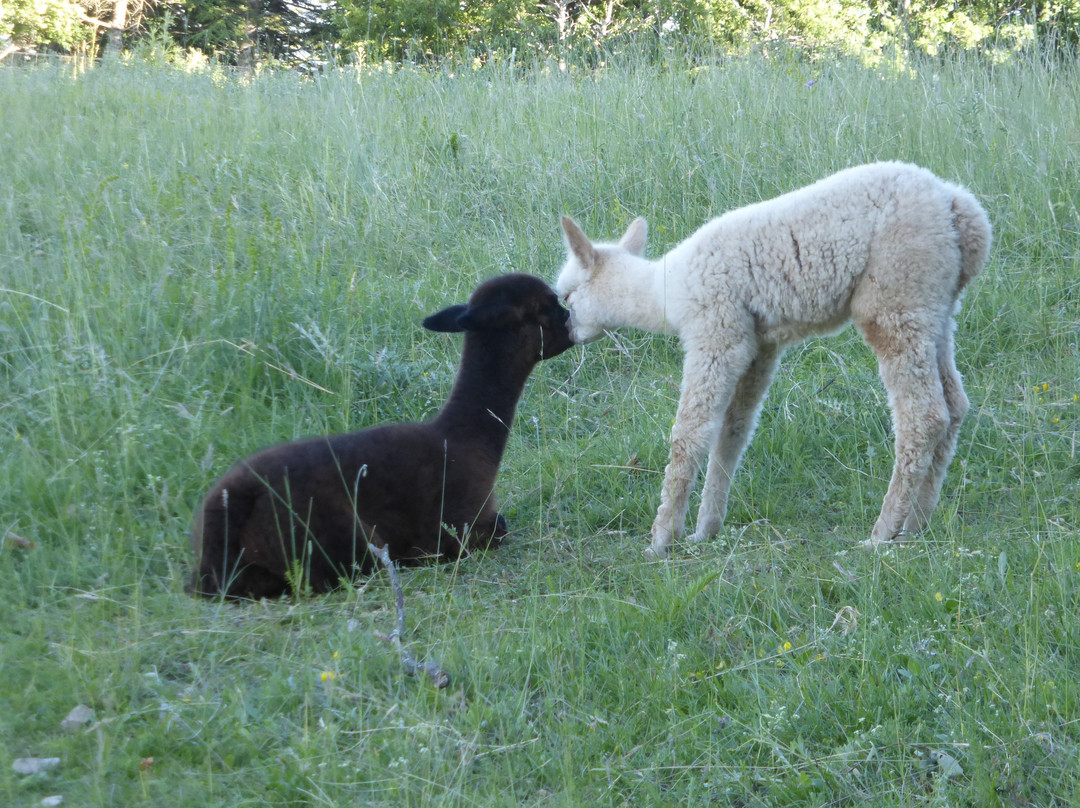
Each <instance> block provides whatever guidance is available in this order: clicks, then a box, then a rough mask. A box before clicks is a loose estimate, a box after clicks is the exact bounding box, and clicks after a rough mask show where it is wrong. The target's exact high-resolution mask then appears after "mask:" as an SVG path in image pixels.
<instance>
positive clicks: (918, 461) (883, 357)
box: [868, 343, 950, 545]
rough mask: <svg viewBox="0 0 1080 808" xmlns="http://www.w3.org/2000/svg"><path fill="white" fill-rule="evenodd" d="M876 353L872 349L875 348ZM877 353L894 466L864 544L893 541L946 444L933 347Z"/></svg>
mask: <svg viewBox="0 0 1080 808" xmlns="http://www.w3.org/2000/svg"><path fill="white" fill-rule="evenodd" d="M875 347H876V346H875ZM893 347H894V348H895V351H894V352H890V353H884V354H883V353H881V352H879V353H878V361H879V363H880V365H881V377H882V379H883V380H884V382H885V387H886V388H887V389H888V391H889V400H890V403H891V405H892V411H893V429H894V431H895V433H896V461H895V464H894V466H893V474H892V480H891V481H890V482H889V490H888V491H887V492H886V494H885V501H884V502H883V503H882V505H881V514H880V515H879V516H878V519H877V522H876V523H875V524H874V529H873V531H872V532H871V534H870V541H869V542H868V544H870V545H877V544H881V543H883V542H887V541H892V540H893V539H896V538H898V537H899V536H900V535H901V533H902V531H903V529H904V526H905V525H906V524H908V519H909V517H911V518H912V519H916V520H917V519H919V518H921V517H920V516H918V515H915V516H913V515H912V514H913V511H914V510H916V509H917V508H918V507H919V506H918V500H919V497H920V495H921V493H922V491H923V488H924V485H926V484H927V481H928V479H929V478H930V477H931V475H932V468H931V467H932V465H933V461H934V455H935V453H936V452H937V450H938V447H939V446H940V445H941V444H942V442H943V441H944V440H945V436H946V432H947V430H948V428H949V421H950V419H949V411H948V408H947V407H946V405H945V394H944V391H943V389H942V385H941V378H940V376H939V374H938V368H937V357H936V355H935V352H934V350H933V346H932V345H929V346H928V345H922V344H916V345H913V346H906V347H905V348H903V349H901V346H899V345H897V344H896V343H893Z"/></svg>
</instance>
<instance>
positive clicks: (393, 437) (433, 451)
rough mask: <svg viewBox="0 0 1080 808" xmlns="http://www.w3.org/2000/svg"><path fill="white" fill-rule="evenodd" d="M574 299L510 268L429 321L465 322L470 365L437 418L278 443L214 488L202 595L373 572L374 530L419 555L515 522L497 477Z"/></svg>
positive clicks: (397, 549) (498, 532) (196, 542)
mask: <svg viewBox="0 0 1080 808" xmlns="http://www.w3.org/2000/svg"><path fill="white" fill-rule="evenodd" d="M569 316H570V315H569V312H568V311H567V310H566V309H564V308H563V307H562V306H560V305H559V301H558V298H557V297H556V296H555V293H554V292H553V291H552V290H551V288H550V287H549V286H548V285H547V284H546V283H544V282H543V281H541V280H540V279H539V278H534V277H532V276H530V275H517V274H512V275H505V276H502V277H499V278H495V279H493V280H489V281H487V282H485V283H483V284H481V285H480V286H479V287H477V289H476V291H475V292H473V295H472V297H471V298H470V299H469V303H468V305H456V306H450V307H448V308H445V309H443V310H442V311H440V312H438V313H437V314H433V315H431V316H430V317H428V318H427V319H425V320H424V327H425V328H427V329H429V330H431V331H464V332H465V340H464V342H465V345H464V349H463V351H462V357H461V367H460V369H459V371H458V376H457V381H456V382H455V383H454V389H453V390H452V391H451V393H450V398H449V399H448V400H447V402H446V404H445V405H444V406H443V409H442V411H441V412H440V413H439V415H438V416H436V417H435V418H434V419H433V420H431V421H427V422H424V423H409V424H385V425H382V426H375V427H371V428H370V429H364V430H362V431H360V432H354V433H351V434H345V435H331V436H326V437H318V438H308V439H306V440H298V441H292V442H290V443H283V444H280V445H278V446H271V447H270V448H268V449H263V450H262V451H260V452H256V453H255V454H253V455H252V456H251V457H248V458H247V459H246V460H242V461H241V462H240V463H238V464H236V465H235V466H233V468H232V469H231V470H230V471H228V472H227V473H226V474H225V476H224V477H222V478H221V479H220V480H218V482H217V483H216V484H215V485H214V486H213V488H211V489H210V491H209V493H208V494H207V495H206V499H205V500H204V501H203V504H202V507H200V508H199V510H198V512H197V514H196V516H195V522H194V525H193V527H192V544H193V546H194V549H195V555H196V557H197V559H198V561H197V566H196V568H195V570H194V572H193V574H192V580H191V583H190V586H189V589H190V591H192V592H195V593H197V594H201V595H217V594H224V595H226V596H227V597H234V598H238V597H247V598H259V597H272V596H277V595H280V594H282V593H284V592H286V591H287V590H289V589H291V588H292V586H293V585H294V584H296V583H297V582H298V581H299V580H303V581H305V582H306V583H307V584H308V585H310V586H311V588H312V589H313V590H315V591H327V590H330V589H333V588H334V587H335V586H337V585H338V583H339V582H340V581H341V580H343V579H349V578H351V577H352V576H353V575H354V574H356V573H358V572H359V573H365V572H369V571H370V570H371V568H372V566H373V564H374V558H373V557H372V556H371V554H370V553H368V552H367V545H368V542H372V543H373V544H375V545H377V546H382V545H385V546H386V547H387V548H388V549H389V552H390V556H391V557H392V558H394V559H395V560H398V561H403V562H409V561H417V560H420V559H424V558H432V557H437V558H456V557H457V556H458V555H459V554H460V553H461V552H462V551H463V550H468V549H473V548H480V547H486V546H488V545H489V544H490V543H492V542H497V541H498V540H499V539H500V538H501V537H502V536H503V535H505V534H506V523H505V522H504V521H503V519H502V517H501V516H500V515H499V513H498V511H497V510H496V508H495V502H494V495H493V489H494V485H495V476H496V474H497V473H498V470H499V463H500V461H501V460H502V456H503V450H504V449H505V448H506V440H507V437H508V435H509V431H510V425H511V423H512V422H513V420H514V411H515V409H516V407H517V402H518V399H519V398H520V397H521V393H522V390H523V389H524V387H525V381H526V380H527V379H528V377H529V374H530V373H531V372H532V369H533V368H534V367H535V366H536V363H537V362H539V361H540V360H542V359H549V358H551V357H553V356H556V355H557V354H560V353H562V352H563V351H565V350H566V349H567V348H569V347H570V345H571V342H570V334H569V332H568V330H567V326H566V323H567V320H568V318H569Z"/></svg>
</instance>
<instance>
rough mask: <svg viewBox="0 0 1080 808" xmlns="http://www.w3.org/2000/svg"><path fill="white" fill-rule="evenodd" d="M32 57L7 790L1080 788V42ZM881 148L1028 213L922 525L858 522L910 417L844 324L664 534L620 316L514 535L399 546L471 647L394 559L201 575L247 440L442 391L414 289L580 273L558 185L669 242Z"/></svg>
mask: <svg viewBox="0 0 1080 808" xmlns="http://www.w3.org/2000/svg"><path fill="white" fill-rule="evenodd" d="M0 99H3V100H2V102H0V538H3V537H6V538H4V543H3V549H2V551H0V576H2V579H3V581H4V585H3V587H2V588H0V804H3V805H4V806H12V807H16V806H20V807H21V806H35V805H38V804H41V802H42V800H43V799H44V798H46V797H52V796H62V797H63V798H64V802H63V804H64V805H71V806H128V805H149V806H163V807H169V808H171V807H173V806H177V807H178V806H200V808H202V807H205V806H232V807H236V806H360V805H363V806H366V805H386V806H432V805H442V806H517V805H529V806H568V807H569V806H581V805H598V806H599V805H604V806H607V805H612V806H622V805H627V806H639V805H695V806H696V805H719V806H803V805H806V806H819V805H820V806H826V805H828V806H886V807H889V806H896V807H897V808H899V806H921V805H934V806H1038V808H1050V806H1061V807H1062V808H1064V807H1065V806H1075V805H1077V804H1080V594H1078V588H1080V587H1078V585H1080V542H1078V541H1077V531H1078V530H1080V459H1078V457H1077V435H1078V426H1080V403H1078V395H1080V358H1078V357H1080V353H1078V342H1080V127H1078V126H1077V125H1076V122H1077V121H1080V68H1077V66H1076V65H1075V64H1073V65H1056V66H1051V67H1047V66H1042V65H1040V64H1023V65H1021V64H1017V65H1007V66H999V67H996V68H992V69H991V68H989V67H986V66H984V65H978V64H974V63H964V62H957V61H939V62H935V63H932V64H931V63H927V64H924V65H916V66H914V67H913V68H910V67H909V68H904V69H899V68H897V69H893V68H884V67H883V68H876V69H875V68H866V67H862V66H859V65H856V64H848V63H840V64H828V63H820V64H811V63H806V62H802V61H800V60H798V59H794V58H783V57H779V58H774V59H763V58H757V57H754V58H745V59H738V60H733V61H730V62H724V63H720V64H717V65H712V66H702V65H698V66H696V67H694V68H692V69H691V68H688V67H682V66H679V65H675V66H672V67H669V68H668V69H660V68H655V67H649V66H644V65H641V64H627V65H624V66H621V67H611V68H608V69H607V70H604V71H603V72H599V73H580V74H578V73H571V74H569V75H568V74H564V73H560V72H559V71H557V70H544V69H535V70H528V71H523V70H521V69H516V70H512V69H510V68H507V67H492V68H486V69H484V70H480V71H471V70H462V71H460V72H459V74H457V75H455V74H453V73H452V72H451V71H449V70H446V71H443V72H439V73H423V72H417V71H413V70H400V71H382V72H369V73H364V74H362V75H358V74H356V73H353V72H349V71H345V72H342V73H335V74H332V75H327V76H324V77H321V78H319V79H317V80H301V79H299V78H296V77H294V76H289V75H264V76H261V77H258V78H256V79H255V80H254V81H251V82H246V83H245V82H242V81H240V80H238V79H236V78H235V77H223V76H221V75H217V74H214V73H211V72H206V73H200V74H194V75H188V74H185V73H182V72H179V71H174V70H170V69H167V68H153V69H151V68H145V67H141V66H138V65H132V66H126V67H123V66H113V67H107V68H102V69H96V70H93V71H91V72H87V73H84V74H80V75H77V76H74V75H72V74H71V73H70V72H68V71H65V70H63V69H58V68H57V69H36V70H20V69H4V70H0ZM893 158H896V159H903V160H910V161H913V162H917V163H920V164H922V165H925V166H927V167H928V168H931V169H932V170H934V171H935V172H937V173H938V174H939V175H941V176H943V177H945V178H948V179H952V180H955V181H959V182H961V183H963V184H964V185H966V186H968V187H969V188H971V189H972V190H973V191H974V192H975V193H976V194H977V196H978V197H979V198H980V200H981V201H982V202H983V204H984V205H985V207H986V208H987V210H988V211H989V213H990V216H991V219H992V221H993V223H994V226H995V236H996V242H995V247H994V250H993V253H992V257H991V261H990V264H989V266H988V267H987V269H986V271H985V273H984V274H983V276H982V277H981V278H980V279H979V280H978V281H977V282H976V283H975V285H974V286H973V288H972V289H971V290H970V293H969V295H968V297H967V299H966V302H965V307H964V310H963V312H962V314H961V317H960V327H959V331H958V334H957V344H958V362H959V365H960V368H961V370H962V372H963V373H964V375H965V379H966V385H967V389H968V393H969V395H970V397H971V400H972V409H971V413H970V415H969V418H968V420H967V421H966V422H965V425H964V429H963V433H962V436H961V441H960V449H959V451H958V454H957V458H956V460H955V462H954V464H953V467H952V471H951V473H950V476H949V479H948V481H947V483H946V490H945V494H944V497H943V500H942V504H941V506H940V507H939V509H938V511H937V513H936V514H935V516H934V519H933V522H932V526H931V528H930V529H929V531H928V532H927V533H926V534H925V535H924V536H923V537H921V538H920V539H918V540H917V541H915V542H913V543H912V544H910V545H908V546H905V547H903V548H896V549H889V550H886V551H883V552H877V553H875V552H868V551H866V550H863V549H860V548H857V546H856V544H857V542H859V541H861V540H862V539H864V538H866V537H867V536H868V535H869V531H870V528H871V526H872V523H873V520H874V518H875V516H876V514H877V511H878V509H879V507H880V504H881V498H882V496H883V494H884V491H885V487H886V485H887V482H888V475H889V472H890V469H891V463H892V447H891V435H890V427H889V419H888V410H887V407H886V403H885V400H884V393H883V390H882V387H881V385H880V382H879V381H878V378H877V371H876V366H875V363H874V361H873V358H872V356H871V354H870V352H869V351H868V350H867V349H866V348H865V346H863V345H862V343H861V341H860V340H859V339H858V337H857V335H855V334H854V333H853V332H852V331H850V330H849V331H846V332H844V333H843V334H841V335H839V336H838V337H834V338H831V339H823V340H818V341H812V342H808V343H806V344H804V345H802V346H800V347H798V348H796V349H793V350H791V351H790V352H789V353H788V355H787V356H786V358H785V361H784V363H783V365H782V370H781V373H780V374H779V376H778V378H777V381H776V383H775V384H774V386H773V389H772V391H771V392H770V395H769V398H768V400H767V402H766V410H765V412H764V415H763V418H762V422H761V425H760V427H759V430H758V433H757V436H756V438H755V440H754V442H753V443H752V445H751V447H750V449H749V451H748V453H747V455H746V458H745V460H744V464H743V468H742V470H741V472H740V474H739V475H738V477H737V478H736V481H735V485H734V487H733V491H732V497H733V499H732V504H731V508H730V511H729V515H728V527H727V529H726V530H725V532H724V533H723V534H722V535H721V536H720V537H719V538H717V539H716V540H715V541H712V542H708V543H703V544H696V545H680V546H678V547H677V548H676V550H675V552H674V553H673V557H672V559H671V560H669V561H666V562H653V561H648V560H646V558H645V557H644V555H643V550H644V548H645V546H646V545H647V543H648V537H647V533H648V528H649V525H650V523H651V519H652V515H653V513H654V510H655V507H656V505H657V503H658V499H659V485H660V475H661V472H662V469H663V466H664V463H665V462H666V460H667V450H668V447H667V434H668V431H669V428H670V424H671V419H672V417H673V415H674V407H675V402H676V398H677V395H678V383H679V369H680V364H679V361H680V352H679V347H678V345H677V344H676V343H674V342H673V341H671V340H669V339H666V338H660V337H652V336H649V335H645V334H642V333H637V332H633V331H626V332H623V333H620V334H619V335H618V337H617V339H608V340H604V341H601V342H597V343H594V344H591V345H589V346H587V347H585V348H575V349H572V350H571V351H570V352H568V353H567V354H565V355H563V356H561V357H559V358H557V359H555V360H552V361H550V362H547V363H545V364H544V365H542V366H541V367H539V368H538V369H537V372H536V373H535V375H534V376H533V378H532V380H531V381H530V383H529V386H528V389H527V391H526V395H525V397H524V398H523V400H522V402H521V405H520V408H519V411H518V418H517V422H516V424H515V427H514V433H513V436H512V438H511V442H510V446H509V449H508V453H507V458H506V462H505V463H504V466H503V470H502V474H501V476H500V482H499V486H498V491H499V496H500V499H501V502H502V504H503V510H504V513H505V514H506V516H507V519H508V521H509V522H510V525H511V528H512V531H513V532H512V535H511V537H510V539H509V540H508V542H507V543H506V544H505V545H504V547H503V548H501V549H499V550H497V551H493V552H491V553H488V554H485V555H483V556H479V557H472V558H468V559H465V560H462V561H461V562H459V563H457V564H452V565H444V566H440V567H426V568H419V569H409V570H405V571H403V572H402V576H401V577H402V582H403V587H404V593H405V599H406V640H407V642H408V644H409V646H410V648H411V649H412V650H413V652H414V653H416V654H417V655H418V656H423V657H434V658H436V659H438V660H439V661H440V662H441V663H442V664H443V666H444V667H445V668H446V669H447V670H448V671H449V672H450V673H451V675H452V677H453V682H452V684H451V686H450V687H449V688H447V689H446V690H442V691H439V690H436V689H435V688H433V687H432V686H431V684H430V683H429V682H428V681H426V680H424V679H422V678H421V679H417V678H410V677H408V676H406V675H405V674H404V672H403V670H402V667H401V664H400V662H399V660H398V658H397V656H396V655H395V654H394V652H393V650H392V649H391V648H390V647H389V646H388V645H386V644H384V643H382V642H381V641H380V640H378V639H377V638H376V637H375V635H374V632H375V631H389V630H390V629H391V628H392V626H393V622H394V610H393V593H392V591H391V589H390V586H389V582H388V581H387V579H386V577H385V575H378V576H376V577H374V578H373V579H372V580H368V581H362V582H358V584H357V586H356V587H355V588H354V589H346V590H343V591H341V592H338V593H335V594H333V595H330V596H325V597H319V598H307V599H299V600H282V601H275V602H260V603H251V604H244V605H228V604H222V603H217V602H210V601H196V600H193V599H191V598H189V597H187V596H186V595H185V594H184V593H183V589H182V587H183V583H184V579H185V577H186V575H187V573H188V570H189V568H190V564H191V558H190V551H189V549H188V536H187V531H188V526H189V522H190V517H191V512H192V509H193V508H194V506H195V505H196V503H197V502H198V501H199V499H200V497H201V495H202V493H203V492H204V491H205V490H206V488H207V487H208V486H209V485H210V483H211V482H212V481H213V480H214V478H215V477H217V476H218V475H219V474H221V473H222V472H223V471H224V470H225V469H226V468H227V467H228V466H229V465H231V463H232V462H233V461H234V460H235V459H237V458H238V457H240V456H242V455H245V454H248V453H249V452H251V451H252V450H254V449H255V448H258V447H260V446H262V445H265V444H267V443H271V442H275V441H279V440H284V439H289V438H293V437H298V436H303V435H309V434H317V433H323V432H327V431H342V430H347V429H352V428H359V427H362V426H366V425H369V424H372V423H375V422H378V421H383V420H394V419H417V418H423V417H427V416H428V415H430V414H432V413H433V412H434V411H435V410H436V409H437V408H438V407H439V406H440V404H441V401H442V397H443V396H444V394H445V393H446V391H447V390H448V389H449V385H450V383H451V380H452V378H453V375H454V372H455V370H456V363H457V358H458V355H459V346H460V342H459V339H458V338H455V337H454V336H453V335H441V334H432V333H429V332H425V331H423V329H421V328H420V327H419V321H420V319H421V318H422V316H424V315H425V314H428V313H431V312H433V311H435V310H436V309H438V308H440V307H442V306H443V305H445V304H447V303H452V302H461V301H463V300H464V299H465V298H466V296H467V295H468V294H469V292H470V290H471V289H472V288H473V287H474V286H475V284H476V283H477V282H478V281H479V280H482V279H484V278H487V277H490V276H492V275H495V274H498V273H501V272H506V271H510V270H521V271H529V272H534V273H536V274H539V275H541V276H544V277H546V278H548V279H553V278H554V275H555V273H556V272H557V270H558V267H559V266H560V265H561V262H562V260H563V246H562V242H561V235H560V231H559V228H558V217H559V215H560V214H563V213H567V214H571V215H573V216H575V217H577V218H578V220H579V221H580V222H581V223H582V225H583V226H584V227H585V229H586V231H587V232H589V233H590V235H594V236H596V237H607V238H611V237H615V236H617V235H618V234H620V233H621V232H622V230H623V228H624V227H625V226H626V225H627V224H628V222H629V221H630V219H631V218H632V217H633V216H636V215H643V216H645V217H646V218H647V219H648V220H649V224H650V228H651V237H650V238H651V246H650V253H651V254H657V253H658V252H660V251H662V250H665V249H667V248H668V247H669V246H671V245H672V244H673V243H675V242H677V241H678V240H680V239H681V238H683V237H684V236H686V235H688V234H689V233H690V232H691V231H692V230H693V229H695V228H696V227H697V226H698V225H699V224H700V223H702V222H703V221H704V220H705V219H706V218H708V217H710V216H713V215H715V214H718V213H720V212H722V211H724V210H726V209H728V208H731V207H735V206H739V205H742V204H746V203H749V202H753V201H757V200H760V199H763V198H767V197H770V196H772V195H775V194H777V193H779V192H782V191H786V190H789V189H792V188H795V187H798V186H800V185H803V184H806V183H808V182H810V181H813V180H815V179H817V178H819V177H821V176H823V175H825V174H828V173H830V172H832V171H834V170H836V169H839V168H841V167H844V166H848V165H852V164H856V163H860V162H865V161H871V160H876V159H893ZM16 536H19V537H24V538H26V539H29V540H32V541H33V543H34V546H33V548H26V547H19V546H17V542H16V540H15V537H16ZM79 704H82V705H86V706H87V707H90V708H91V709H92V710H93V715H92V717H90V718H89V720H87V721H85V722H82V723H79V722H71V723H72V724H73V726H71V728H69V729H65V728H64V727H63V726H62V722H63V721H64V719H65V716H66V715H67V714H68V712H69V710H71V709H72V708H74V707H75V706H76V705H79ZM27 757H33V758H38V759H43V758H59V763H58V764H57V765H55V766H54V767H53V768H51V769H49V770H47V771H43V772H39V773H37V774H19V773H17V772H16V770H15V768H14V761H15V759H17V758H27Z"/></svg>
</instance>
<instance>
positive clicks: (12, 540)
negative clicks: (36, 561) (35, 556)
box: [0, 530, 34, 550]
mask: <svg viewBox="0 0 1080 808" xmlns="http://www.w3.org/2000/svg"><path fill="white" fill-rule="evenodd" d="M3 545H11V546H12V547H18V548H19V549H20V550H33V549H34V542H32V541H31V540H30V539H27V538H24V537H23V536H16V535H15V534H14V533H12V532H11V531H10V530H9V531H7V533H5V534H4V540H3V542H0V546H3Z"/></svg>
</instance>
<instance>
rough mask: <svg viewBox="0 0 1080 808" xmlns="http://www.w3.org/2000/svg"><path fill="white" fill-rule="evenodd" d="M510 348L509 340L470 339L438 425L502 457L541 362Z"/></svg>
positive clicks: (476, 334) (467, 336)
mask: <svg viewBox="0 0 1080 808" xmlns="http://www.w3.org/2000/svg"><path fill="white" fill-rule="evenodd" d="M500 337H501V339H500ZM507 342H508V341H507V339H506V336H505V335H499V336H494V337H492V336H487V335H485V334H483V333H480V332H467V333H466V334H465V345H464V349H463V350H462V354H461V366H460V368H459V369H458V375H457V380H456V381H455V382H454V388H453V390H451V391H450V396H449V398H448V399H447V401H446V404H445V405H444V406H443V409H442V412H440V413H439V415H438V417H437V418H436V419H435V421H436V423H437V424H438V425H439V426H440V427H441V428H442V429H443V430H445V431H447V432H457V433H461V434H464V435H467V436H469V438H470V440H473V441H476V442H480V443H484V444H487V445H488V446H489V448H491V449H492V450H494V451H495V452H497V453H498V455H499V456H500V457H501V456H502V451H503V449H504V448H505V447H506V439H507V437H508V436H509V433H510V425H511V424H512V423H513V422H514V413H515V411H516V410H517V403H518V400H519V399H520V398H521V393H522V391H523V390H524V389H525V382H526V381H527V380H528V378H529V374H530V373H532V370H533V368H534V367H535V366H536V363H537V362H538V361H539V359H540V357H539V356H536V357H535V358H533V357H523V356H522V351H521V348H520V346H516V345H513V344H507ZM509 342H512V340H510V341H509Z"/></svg>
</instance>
